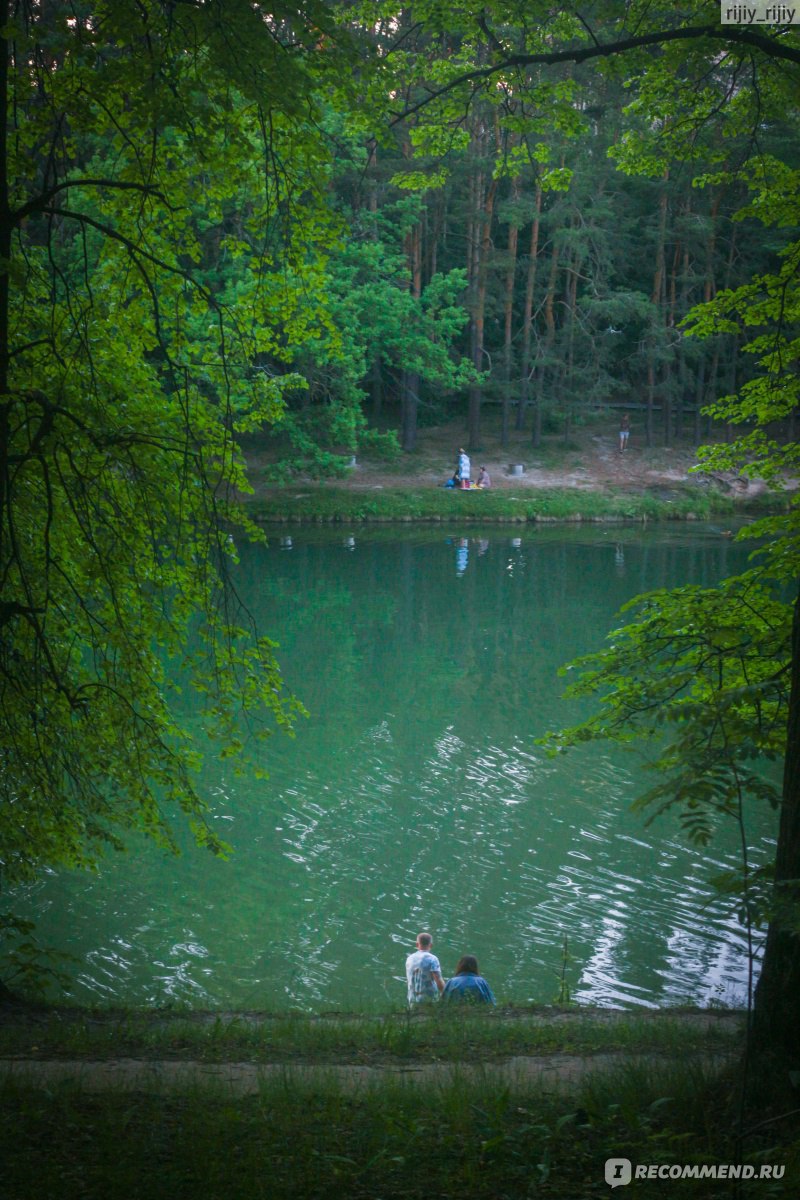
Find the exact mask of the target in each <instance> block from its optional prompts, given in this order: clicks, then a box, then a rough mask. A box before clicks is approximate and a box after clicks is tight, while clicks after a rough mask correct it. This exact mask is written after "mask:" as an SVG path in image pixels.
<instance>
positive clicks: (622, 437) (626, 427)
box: [619, 413, 631, 454]
mask: <svg viewBox="0 0 800 1200" xmlns="http://www.w3.org/2000/svg"><path fill="white" fill-rule="evenodd" d="M630 431H631V424H630V421H629V420H628V414H627V413H623V414H622V420H621V421H620V423H619V449H620V454H621V453H622V451H623V450H627V448H628V436H629V434H630Z"/></svg>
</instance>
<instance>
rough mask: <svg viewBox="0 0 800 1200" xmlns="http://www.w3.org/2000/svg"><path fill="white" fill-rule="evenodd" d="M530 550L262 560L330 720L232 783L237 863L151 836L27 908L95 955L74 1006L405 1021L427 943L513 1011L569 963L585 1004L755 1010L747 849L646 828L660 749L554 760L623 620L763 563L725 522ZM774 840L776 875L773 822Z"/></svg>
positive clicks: (402, 549) (315, 544)
mask: <svg viewBox="0 0 800 1200" xmlns="http://www.w3.org/2000/svg"><path fill="white" fill-rule="evenodd" d="M507 529H508V527H504V529H503V531H502V532H501V531H498V529H497V528H496V527H495V528H493V529H492V530H489V531H480V530H476V531H474V533H470V534H469V535H468V536H467V537H466V538H461V537H458V538H453V537H448V536H447V535H446V534H444V533H442V532H441V531H438V530H437V531H436V532H428V531H425V532H422V533H420V532H415V533H414V534H413V535H411V536H408V537H399V536H398V535H397V533H396V532H392V533H391V535H389V534H387V533H386V532H385V531H384V533H383V535H382V536H378V535H373V536H372V537H370V536H368V535H366V534H365V533H363V532H360V531H343V532H337V533H336V534H334V535H325V536H323V535H322V534H316V536H315V534H314V533H307V532H303V533H300V532H297V533H292V534H291V535H285V536H284V537H280V536H277V537H275V538H273V539H272V540H271V542H270V545H269V546H268V547H266V548H263V547H245V548H244V549H243V551H242V563H241V568H240V573H239V585H240V588H241V591H242V594H243V596H244V597H245V598H246V600H247V602H248V604H249V605H250V607H251V609H252V611H253V613H254V614H255V616H256V617H257V619H258V621H259V624H260V626H261V627H262V629H263V630H264V631H265V632H268V633H269V634H270V635H271V636H273V637H275V639H276V640H277V641H278V642H279V643H280V650H279V659H280V661H281V664H282V669H283V672H284V675H285V678H286V680H287V682H288V683H289V685H290V686H291V688H292V689H293V690H294V691H295V693H296V694H297V695H298V696H299V697H300V698H301V699H302V700H303V702H304V704H305V705H306V707H307V708H308V709H309V710H310V714H311V715H310V717H309V718H308V719H307V720H303V721H301V722H300V724H299V725H298V728H297V736H296V738H295V739H293V740H291V739H288V738H286V737H283V736H282V735H276V736H275V737H274V738H272V739H270V741H269V742H268V743H267V746H266V750H265V751H264V752H263V765H264V766H266V767H267V769H268V771H269V778H268V779H267V780H257V779H255V778H252V777H249V776H244V777H239V778H237V777H235V776H234V775H232V774H230V773H228V768H225V769H224V770H223V766H222V764H218V763H214V764H212V765H211V766H210V767H209V769H208V772H207V775H206V778H205V780H204V784H205V787H206V790H207V793H208V795H209V796H210V797H211V798H212V800H213V803H214V809H215V812H214V821H215V823H216V824H217V826H218V828H219V829H220V830H221V831H222V832H223V834H224V836H225V837H226V839H227V840H228V841H230V842H232V843H233V845H234V847H235V856H234V858H233V859H232V860H231V861H229V862H227V863H224V862H216V861H214V860H211V859H210V858H209V857H208V855H207V854H205V853H202V852H200V851H199V850H195V849H193V848H192V847H190V846H188V844H187V846H186V852H185V854H184V855H183V856H182V857H180V858H178V859H173V858H171V857H169V856H166V855H164V854H163V853H161V852H160V851H157V850H155V849H153V848H152V847H148V846H145V845H143V844H142V843H139V842H137V843H135V844H134V845H132V847H131V852H130V854H129V855H127V856H115V857H114V858H112V859H111V860H109V862H108V863H107V864H106V865H104V867H103V869H102V872H101V874H100V875H99V876H96V877H92V876H85V875H80V876H76V875H70V874H68V873H66V874H62V875H51V876H49V877H48V878H46V879H44V880H43V881H41V882H40V883H39V884H37V885H36V886H35V887H33V888H32V889H30V890H29V891H28V892H27V893H26V894H25V895H24V897H22V898H21V899H22V906H21V907H23V908H24V909H25V911H26V912H29V913H33V914H34V915H35V916H36V917H37V919H38V920H39V924H40V936H42V938H44V939H47V940H49V941H51V942H52V943H53V944H55V945H57V946H58V947H59V948H61V949H64V950H67V951H69V952H70V953H72V954H73V955H75V956H76V959H77V964H76V966H75V968H74V976H75V982H74V986H73V988H72V989H71V994H72V995H74V997H75V998H76V999H78V1000H81V1001H84V1002H85V1001H87V1000H94V1001H106V1002H116V1001H125V1002H131V1003H143V1002H156V1003H165V1002H168V1001H177V1002H181V1003H189V1004H196V1005H209V1004H219V1005H224V1006H231V1007H241V1008H256V1007H269V1008H275V1007H297V1008H301V1009H330V1008H345V1007H352V1006H355V1005H362V1004H370V1003H373V1002H375V1003H378V1004H380V1005H385V1004H387V1003H389V1004H402V1003H403V1000H404V984H403V964H404V959H405V955H406V954H407V953H408V951H409V950H410V949H411V948H412V946H413V940H414V937H415V935H416V933H417V931H418V930H419V929H422V928H429V929H431V931H432V932H433V935H434V941H435V945H434V949H435V951H436V952H437V953H438V954H439V956H440V958H441V960H442V966H443V970H444V973H445V975H447V974H449V973H452V970H453V967H454V965H455V962H456V961H457V959H458V958H459V957H460V955H461V954H463V953H472V954H475V955H477V957H478V960H479V963H480V965H481V968H482V970H483V973H484V974H485V975H486V976H487V978H488V979H489V981H490V983H491V984H492V987H493V989H494V991H495V993H496V994H497V995H498V998H500V999H510V1000H514V1001H517V1002H520V1003H522V1002H526V1001H533V1002H550V1001H552V1000H553V999H555V997H556V996H557V995H558V992H559V987H560V976H561V973H562V969H564V970H565V975H566V979H567V981H568V983H569V986H570V989H571V992H572V995H573V997H574V998H576V999H578V1000H579V1001H584V1002H592V1003H600V1004H613V1005H619V1006H656V1005H662V1004H669V1003H677V1002H683V1001H689V1002H694V1003H707V1002H710V1001H719V1002H722V1003H730V1004H735V1003H741V1002H742V1000H743V998H744V994H745V982H746V976H747V960H746V953H745V943H744V937H743V931H742V930H741V928H740V927H739V925H738V923H737V922H736V920H735V918H734V917H733V916H731V914H730V913H729V912H728V911H727V910H726V907H725V905H724V904H723V903H722V902H721V901H720V900H719V899H717V898H716V897H715V895H714V893H713V889H712V886H711V883H710V879H711V877H713V876H714V875H715V874H717V873H719V871H720V870H723V869H726V868H728V867H730V866H732V865H734V864H735V862H736V858H737V842H736V836H735V832H734V830H733V829H729V830H724V829H723V830H722V831H721V832H720V835H719V837H718V838H717V839H716V840H715V841H714V843H713V845H712V846H711V847H709V848H708V849H706V850H697V849H695V848H692V847H690V846H688V845H687V844H686V843H685V842H684V841H683V840H682V839H681V838H680V836H679V834H678V830H677V825H676V823H675V822H674V821H673V820H671V819H670V820H660V821H659V822H658V823H657V824H655V825H653V826H652V827H650V828H645V826H644V824H643V821H642V819H641V818H640V817H637V816H633V815H632V814H631V813H630V812H629V811H628V810H629V805H630V803H631V801H632V800H633V799H634V798H635V796H636V795H637V789H638V788H640V787H641V785H642V782H643V780H644V779H645V774H644V772H643V770H642V766H641V763H640V761H639V759H638V757H637V755H636V754H631V753H626V752H623V751H622V750H620V749H619V748H611V747H598V746H593V747H589V748H582V749H581V750H580V751H575V752H570V753H569V754H568V755H565V756H560V757H559V758H557V759H555V760H553V759H548V758H546V757H545V756H544V754H543V752H542V751H541V749H540V748H539V747H537V746H536V745H535V739H536V738H537V737H538V736H540V735H541V734H543V733H544V732H546V731H547V730H548V729H551V728H555V727H557V726H559V725H562V724H567V723H569V722H571V721H573V720H575V719H577V718H578V717H580V716H581V714H582V710H581V709H579V708H578V707H577V706H576V705H575V703H574V702H573V703H570V704H568V703H567V702H565V701H564V700H562V698H561V694H562V691H563V686H564V680H563V679H562V678H560V677H559V675H558V668H559V667H560V666H561V665H562V664H563V663H564V662H565V661H567V660H568V659H570V658H572V657H574V656H575V655H578V654H581V653H585V652H588V651H590V650H592V649H595V648H597V647H599V646H600V645H601V644H602V641H603V638H604V636H605V634H606V633H607V631H608V630H609V629H611V628H612V627H613V624H614V616H615V613H616V611H617V610H618V609H619V607H620V605H621V604H623V603H624V602H625V601H626V600H627V599H629V598H630V597H631V596H633V595H635V594H636V593H638V592H640V591H642V590H645V589H647V588H655V587H661V586H670V585H676V584H680V583H687V582H696V583H713V582H716V581H717V580H719V579H721V578H723V577H724V576H725V575H727V574H731V573H733V572H734V571H736V570H738V569H739V568H741V567H742V566H743V564H744V552H743V551H742V550H741V549H740V548H739V547H737V546H735V545H733V544H732V543H731V541H730V539H729V538H727V537H725V536H722V531H720V530H719V529H713V528H709V527H700V526H689V527H687V526H683V525H681V526H676V527H674V528H673V527H671V526H661V527H658V528H655V529H649V528H640V527H636V528H630V529H629V528H627V527H626V528H602V527H601V528H599V529H591V528H590V529H583V528H579V529H575V530H569V529H565V528H564V527H559V528H554V529H552V530H547V529H544V530H535V531H532V532H529V531H528V529H527V527H526V528H525V530H524V532H522V533H521V534H520V535H518V536H514V535H513V534H510V533H508V532H507ZM259 753H262V752H261V751H259ZM749 820H750V831H751V839H752V841H753V843H754V852H753V857H754V859H755V861H756V862H759V861H763V860H764V859H765V858H766V857H768V856H769V854H770V853H771V850H772V837H773V834H774V829H773V818H772V814H768V813H763V812H756V813H753V814H752V815H751V817H750V819H749ZM565 938H566V939H567V946H568V955H569V957H568V961H567V963H566V966H565V967H564V963H563V946H564V939H565Z"/></svg>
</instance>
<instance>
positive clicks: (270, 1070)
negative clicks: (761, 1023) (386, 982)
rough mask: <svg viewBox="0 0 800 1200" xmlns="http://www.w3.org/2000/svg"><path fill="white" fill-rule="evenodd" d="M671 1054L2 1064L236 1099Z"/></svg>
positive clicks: (9, 1073)
mask: <svg viewBox="0 0 800 1200" xmlns="http://www.w3.org/2000/svg"><path fill="white" fill-rule="evenodd" d="M730 1059H731V1055H730V1054H720V1053H716V1054H714V1055H709V1056H708V1057H707V1058H705V1059H704V1063H705V1065H706V1066H708V1067H710V1068H716V1067H720V1068H721V1067H723V1066H724V1065H725V1063H726V1062H729V1061H730ZM677 1061H679V1060H678V1058H674V1059H671V1058H669V1057H668V1056H665V1055H656V1054H646V1055H641V1054H631V1053H630V1052H626V1051H622V1050H620V1051H615V1052H613V1053H601V1054H587V1055H577V1054H550V1055H542V1056H539V1057H534V1056H527V1055H525V1056H523V1055H516V1056H514V1057H512V1058H508V1059H505V1060H503V1061H499V1062H485V1063H479V1064H465V1063H409V1064H406V1065H399V1064H398V1065H386V1064H380V1065H377V1066H364V1065H361V1064H353V1063H331V1064H325V1065H316V1064H310V1063H301V1064H298V1065H291V1064H287V1063H252V1062H225V1063H202V1062H187V1061H183V1060H181V1061H176V1060H174V1059H154V1060H152V1061H150V1060H143V1059H131V1058H119V1059H109V1060H102V1061H98V1060H91V1059H88V1060H86V1059H83V1060H81V1059H76V1060H59V1061H52V1060H50V1061H39V1060H33V1059H2V1060H0V1079H3V1080H5V1079H9V1078H10V1079H13V1080H16V1081H17V1082H20V1083H26V1084H30V1085H33V1086H35V1087H46V1088H52V1087H55V1086H59V1085H64V1084H70V1085H76V1086H78V1087H80V1088H81V1090H83V1091H88V1092H108V1091H137V1092H165V1091H167V1092H186V1091H191V1090H193V1089H194V1088H197V1087H212V1088H214V1089H219V1090H221V1091H224V1092H226V1093H229V1094H231V1095H235V1096H250V1095H257V1094H258V1092H259V1091H260V1090H261V1088H262V1087H263V1086H265V1085H268V1084H270V1083H274V1082H276V1081H277V1082H281V1083H285V1084H288V1085H292V1086H296V1087H297V1086H299V1087H307V1088H314V1087H321V1086H322V1087H335V1088H338V1089H341V1090H347V1091H357V1090H363V1089H369V1088H370V1087H374V1086H375V1085H376V1084H386V1083H387V1082H390V1081H391V1082H394V1083H397V1084H400V1085H407V1086H420V1085H424V1086H425V1087H446V1086H447V1085H448V1084H450V1083H452V1082H454V1081H475V1082H477V1081H480V1082H482V1083H483V1084H484V1085H485V1084H489V1085H493V1086H498V1085H500V1086H502V1087H505V1088H510V1089H514V1090H516V1089H524V1088H528V1087H530V1086H531V1085H538V1086H539V1087H541V1088H543V1089H545V1090H558V1091H571V1090H572V1089H574V1088H575V1087H576V1086H578V1085H579V1084H580V1083H582V1082H583V1081H584V1080H585V1079H586V1078H587V1077H588V1076H590V1075H593V1074H597V1073H607V1072H609V1071H614V1070H617V1069H619V1068H621V1067H623V1066H625V1065H630V1064H632V1063H637V1064H642V1063H645V1064H647V1065H648V1066H650V1067H652V1068H654V1069H655V1068H657V1067H659V1066H662V1067H663V1066H665V1065H667V1064H669V1063H670V1062H677Z"/></svg>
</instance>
